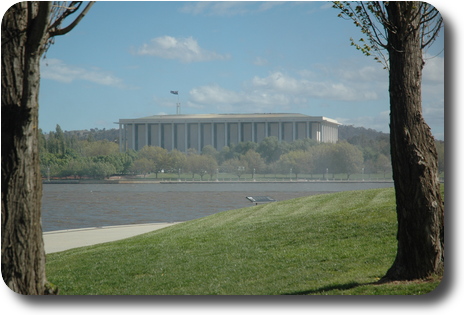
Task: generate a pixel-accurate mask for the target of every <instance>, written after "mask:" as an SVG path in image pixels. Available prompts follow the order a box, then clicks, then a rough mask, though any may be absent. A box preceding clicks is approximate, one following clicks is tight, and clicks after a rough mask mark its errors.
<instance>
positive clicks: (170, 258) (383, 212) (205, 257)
mask: <svg viewBox="0 0 464 315" xmlns="http://www.w3.org/2000/svg"><path fill="white" fill-rule="evenodd" d="M395 235H396V212H395V202H394V191H393V189H375V190H364V191H352V192H342V193H333V194H324V195H316V196H310V197H303V198H298V199H293V200H287V201H282V202H274V203H269V204H265V205H259V206H254V207H249V208H244V209H238V210H230V211H226V212H221V213H218V214H215V215H211V216H208V217H205V218H201V219H197V220H192V221H189V222H185V223H180V224H178V225H174V226H171V227H169V228H165V229H162V230H157V231H154V232H151V233H147V234H143V235H140V236H136V237H132V238H129V239H125V240H121V241H116V242H111V243H106V244H100V245H94V246H89V247H84V248H78V249H73V250H68V251H65V252H61V253H54V254H49V255H47V278H48V280H49V281H50V282H52V283H53V284H55V285H57V286H58V287H59V289H60V294H79V295H81V294H83V295H87V294H89V295H92V294H97V295H119V294H120V295H131V294H136V295H146V294H149V295H164V294H169V295H187V294H188V295H205V294H208V295H211V294H213V295H214V294H220V295H275V294H362V295H372V294H401V295H402V294H424V293H427V292H430V291H432V290H433V289H434V288H435V287H437V286H438V285H439V283H440V279H429V280H428V281H417V282H402V283H390V284H381V285H380V284H374V283H375V282H376V281H378V280H379V278H380V277H382V276H383V275H384V274H385V272H386V271H387V269H388V268H389V267H390V266H391V264H392V263H393V260H394V258H395V253H396V239H395Z"/></svg>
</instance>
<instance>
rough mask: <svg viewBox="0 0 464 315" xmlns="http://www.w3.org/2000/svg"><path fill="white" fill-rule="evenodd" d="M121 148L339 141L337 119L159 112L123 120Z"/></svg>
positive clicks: (120, 138)
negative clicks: (270, 139) (275, 140)
mask: <svg viewBox="0 0 464 315" xmlns="http://www.w3.org/2000/svg"><path fill="white" fill-rule="evenodd" d="M117 124H119V144H120V150H121V151H126V150H129V149H133V150H140V149H141V148H143V147H144V146H146V145H151V146H159V147H162V148H165V149H167V150H169V151H170V150H173V149H177V150H179V151H183V152H186V151H187V150H188V149H190V148H194V149H196V150H197V151H199V152H201V149H202V148H203V147H205V146H207V145H212V146H213V147H214V148H215V149H216V150H218V151H220V150H221V149H222V148H223V147H224V146H230V145H231V144H238V143H239V142H245V141H252V142H256V143H259V142H261V141H262V140H263V139H264V138H266V137H271V136H275V137H277V138H278V139H279V141H287V142H291V141H294V140H298V139H306V138H310V139H314V140H316V141H317V142H326V143H335V142H337V141H338V126H339V125H340V124H339V123H338V122H337V121H336V120H333V119H330V118H326V117H322V116H318V117H314V116H307V115H302V114H198V115H158V116H149V117H144V118H137V119H120V120H119V122H118V123H117Z"/></svg>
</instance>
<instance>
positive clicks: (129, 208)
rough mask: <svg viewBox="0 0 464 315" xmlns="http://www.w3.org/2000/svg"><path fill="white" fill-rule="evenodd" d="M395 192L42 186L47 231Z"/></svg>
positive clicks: (318, 186)
mask: <svg viewBox="0 0 464 315" xmlns="http://www.w3.org/2000/svg"><path fill="white" fill-rule="evenodd" d="M385 187H393V183H367V182H359V183H353V182H351V183H337V182H294V183H291V182H287V183H245V182H243V183H201V184H192V183H190V184H185V183H184V184H113V185H110V184H49V185H44V186H43V197H42V227H43V230H44V231H55V230H66V229H77V228H85V227H98V226H110V225H124V224H139V223H154V222H178V221H187V220H192V219H197V218H201V217H205V216H208V215H211V214H214V213H218V212H222V211H226V210H231V209H238V208H244V207H250V206H253V204H252V203H250V202H249V201H248V200H247V199H246V198H245V197H246V196H270V197H272V198H274V199H276V200H277V201H280V200H287V199H292V198H298V197H304V196H309V195H314V194H321V193H328V192H337V191H348V190H360V189H371V188H385Z"/></svg>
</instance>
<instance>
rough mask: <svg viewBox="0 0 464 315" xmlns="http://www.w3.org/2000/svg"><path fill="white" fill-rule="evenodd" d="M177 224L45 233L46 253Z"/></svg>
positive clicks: (109, 227) (104, 241)
mask: <svg viewBox="0 0 464 315" xmlns="http://www.w3.org/2000/svg"><path fill="white" fill-rule="evenodd" d="M177 223H180V222H172V223H148V224H131V225H117V226H103V227H96V228H83V229H74V230H60V231H50V232H44V233H43V239H44V244H45V253H46V254H50V253H55V252H61V251H64V250H67V249H71V248H76V247H82V246H89V245H95V244H100V243H106V242H112V241H117V240H121V239H124V238H128V237H132V236H136V235H139V234H143V233H148V232H151V231H155V230H159V229H162V228H165V227H168V226H171V225H174V224H177Z"/></svg>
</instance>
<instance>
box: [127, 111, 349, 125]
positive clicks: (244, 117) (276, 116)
mask: <svg viewBox="0 0 464 315" xmlns="http://www.w3.org/2000/svg"><path fill="white" fill-rule="evenodd" d="M254 119H266V120H267V119H269V120H287V119H288V120H309V121H327V122H330V123H333V124H337V125H340V123H338V122H337V121H336V120H334V119H330V118H327V117H323V116H308V115H303V114H294V113H255V114H188V115H184V114H179V115H153V116H147V117H142V118H135V119H120V120H119V123H138V122H139V123H145V122H150V121H156V120H163V121H188V120H199V121H202V120H205V121H208V120H217V121H221V120H237V121H252V120H254Z"/></svg>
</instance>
